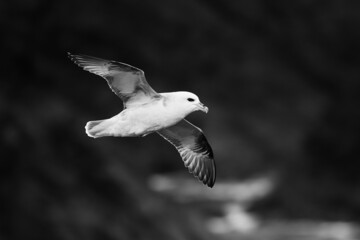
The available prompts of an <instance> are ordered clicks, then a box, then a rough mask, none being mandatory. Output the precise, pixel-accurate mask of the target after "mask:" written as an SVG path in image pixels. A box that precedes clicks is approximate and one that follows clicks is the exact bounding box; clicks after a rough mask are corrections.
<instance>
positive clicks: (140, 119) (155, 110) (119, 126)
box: [113, 99, 185, 136]
mask: <svg viewBox="0 0 360 240" xmlns="http://www.w3.org/2000/svg"><path fill="white" fill-rule="evenodd" d="M184 117H185V113H184V112H183V111H181V109H179V108H178V107H177V106H176V104H174V103H172V102H171V101H169V102H168V101H166V99H159V100H156V101H153V102H150V103H148V104H142V105H139V106H134V107H131V108H127V109H125V110H124V111H122V112H121V113H120V114H118V115H116V116H114V117H113V118H114V120H115V121H114V122H115V124H114V125H113V132H114V135H117V136H141V135H144V134H149V133H151V132H155V131H158V130H160V129H163V128H167V127H169V126H172V125H175V124H176V123H177V122H179V121H180V120H182V119H183V118H184Z"/></svg>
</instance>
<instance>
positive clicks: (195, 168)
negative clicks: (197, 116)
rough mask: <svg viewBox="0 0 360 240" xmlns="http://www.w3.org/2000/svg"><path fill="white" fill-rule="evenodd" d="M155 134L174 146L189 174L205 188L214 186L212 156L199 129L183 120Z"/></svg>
mask: <svg viewBox="0 0 360 240" xmlns="http://www.w3.org/2000/svg"><path fill="white" fill-rule="evenodd" d="M157 133H158V134H159V135H160V136H162V137H163V138H164V139H166V140H167V141H169V142H170V143H171V144H172V145H174V146H175V148H176V149H177V150H178V152H179V153H180V155H181V158H182V159H183V161H184V164H185V166H186V167H187V168H188V169H189V172H190V173H192V174H194V176H195V177H196V178H198V179H199V180H200V181H202V182H203V183H204V184H206V185H207V186H209V187H213V186H214V184H215V179H216V169H215V161H214V155H213V152H212V149H211V146H210V144H209V143H208V141H207V140H206V138H205V136H204V134H203V133H202V131H201V129H200V128H198V127H196V126H194V125H192V124H191V123H190V122H188V121H186V120H185V119H184V120H182V121H180V122H179V123H177V124H176V125H174V126H171V127H168V128H165V129H162V130H160V131H158V132H157Z"/></svg>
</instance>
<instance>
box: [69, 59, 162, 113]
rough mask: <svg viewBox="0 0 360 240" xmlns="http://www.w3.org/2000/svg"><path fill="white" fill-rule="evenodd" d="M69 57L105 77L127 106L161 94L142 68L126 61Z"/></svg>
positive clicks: (80, 65)
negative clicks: (149, 82) (151, 83)
mask: <svg viewBox="0 0 360 240" xmlns="http://www.w3.org/2000/svg"><path fill="white" fill-rule="evenodd" d="M68 56H69V58H70V59H71V60H72V61H73V62H74V63H75V64H77V65H78V66H79V67H82V68H83V69H84V70H86V71H88V72H91V73H94V74H96V75H98V76H100V77H103V78H104V79H105V80H106V81H107V83H108V85H109V87H110V89H111V90H112V91H113V92H114V93H115V94H116V95H117V96H118V97H120V98H121V100H122V101H123V102H124V106H125V107H130V106H131V105H137V104H142V103H146V102H149V101H150V100H151V99H153V98H160V97H161V96H160V95H159V94H158V93H157V92H155V91H154V90H153V89H152V88H151V87H150V85H149V84H148V83H147V81H146V78H145V74H144V72H143V71H142V70H141V69H138V68H136V67H133V66H131V65H128V64H126V63H121V62H116V61H111V60H105V59H101V58H96V57H91V56H87V55H72V54H70V53H68Z"/></svg>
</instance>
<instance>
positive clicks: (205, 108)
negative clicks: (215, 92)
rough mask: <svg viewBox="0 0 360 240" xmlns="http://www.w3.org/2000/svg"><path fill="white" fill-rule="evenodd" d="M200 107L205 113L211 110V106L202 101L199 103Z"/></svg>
mask: <svg viewBox="0 0 360 240" xmlns="http://www.w3.org/2000/svg"><path fill="white" fill-rule="evenodd" d="M198 107H199V110H200V111H203V112H204V113H208V112H209V108H208V107H207V106H205V105H204V104H202V103H199V104H198Z"/></svg>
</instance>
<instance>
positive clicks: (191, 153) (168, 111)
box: [69, 54, 216, 187]
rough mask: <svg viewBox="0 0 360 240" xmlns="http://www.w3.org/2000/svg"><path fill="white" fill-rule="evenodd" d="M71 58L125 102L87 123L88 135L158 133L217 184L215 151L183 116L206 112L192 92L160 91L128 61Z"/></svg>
mask: <svg viewBox="0 0 360 240" xmlns="http://www.w3.org/2000/svg"><path fill="white" fill-rule="evenodd" d="M69 57H70V58H71V59H72V60H73V61H74V62H75V63H76V64H78V65H79V66H80V67H83V68H84V70H87V71H89V72H92V73H94V74H97V75H99V76H101V77H103V78H105V79H106V81H107V82H108V84H109V86H110V88H111V89H112V90H113V92H114V93H115V94H116V95H118V96H119V97H120V98H121V99H122V100H123V103H124V109H123V111H121V112H120V113H119V114H117V115H115V116H114V117H111V118H109V119H104V120H97V121H90V122H88V123H87V124H86V126H85V129H86V134H87V135H88V136H89V137H93V138H98V137H106V136H113V137H137V136H146V135H148V134H151V133H153V132H157V133H158V134H159V135H160V136H162V137H163V138H165V139H166V140H167V141H169V142H170V143H171V144H172V145H174V146H175V147H176V149H177V150H178V151H179V153H180V155H181V157H182V159H183V161H184V163H185V166H186V167H187V168H188V169H189V171H190V172H191V173H193V174H194V175H195V176H196V177H197V178H198V179H199V180H201V181H202V182H203V183H204V184H206V185H208V186H209V187H212V186H213V185H214V183H215V178H216V173H215V162H214V160H213V153H212V149H211V147H210V145H209V144H208V142H207V140H206V138H205V136H204V135H203V133H202V131H201V129H199V128H198V127H196V126H194V125H192V124H191V123H189V122H188V121H186V120H185V119H184V118H185V117H186V116H187V115H188V114H190V113H191V112H194V111H198V110H201V111H204V112H207V111H208V108H207V107H205V106H204V105H203V104H202V103H201V102H200V101H199V99H198V97H197V96H196V95H195V94H193V93H190V92H169V93H157V92H155V91H154V90H153V89H152V88H151V87H150V85H148V83H147V82H146V79H145V75H144V72H143V71H142V70H140V69H138V68H135V67H133V66H130V65H128V64H124V63H119V62H115V61H109V60H104V59H99V58H95V57H90V56H86V55H71V54H69Z"/></svg>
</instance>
